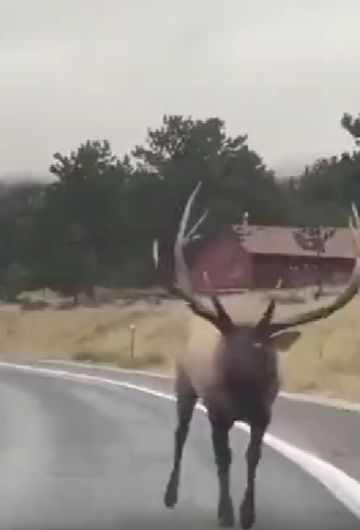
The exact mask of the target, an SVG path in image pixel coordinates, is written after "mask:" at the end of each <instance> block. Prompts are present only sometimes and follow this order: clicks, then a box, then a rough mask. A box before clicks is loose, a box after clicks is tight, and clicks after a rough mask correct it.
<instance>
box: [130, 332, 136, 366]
mask: <svg viewBox="0 0 360 530" xmlns="http://www.w3.org/2000/svg"><path fill="white" fill-rule="evenodd" d="M130 333H131V337H130V359H131V360H134V358H135V334H136V326H135V324H131V326H130Z"/></svg>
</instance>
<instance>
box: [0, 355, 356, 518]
mask: <svg viewBox="0 0 360 530" xmlns="http://www.w3.org/2000/svg"><path fill="white" fill-rule="evenodd" d="M0 367H1V368H8V369H11V370H19V371H22V372H28V373H33V374H41V375H45V376H46V375H47V376H51V377H58V378H63V379H69V380H76V381H80V382H84V383H95V384H99V383H101V384H106V385H110V386H115V387H121V388H126V389H129V390H136V391H138V392H142V393H145V394H148V395H151V396H155V397H158V398H161V399H166V400H169V401H175V396H173V395H171V394H166V393H164V392H159V391H157V390H153V389H151V388H147V387H144V386H139V385H134V384H132V383H127V382H125V381H116V380H114V379H109V378H107V377H102V376H97V375H89V374H82V373H77V372H69V371H67V370H56V369H50V368H43V367H40V366H31V365H25V364H15V363H14V364H13V363H6V362H0ZM197 409H199V410H201V411H203V412H205V413H206V409H205V407H204V406H203V405H201V404H198V405H197ZM236 427H237V428H239V429H241V430H242V431H244V432H247V433H248V432H249V428H248V426H247V425H244V424H242V423H239V422H238V423H236ZM264 441H265V443H266V444H267V445H268V446H269V447H271V448H272V449H274V450H275V451H277V452H278V453H280V454H282V455H283V456H285V457H286V458H287V459H289V460H291V461H292V462H294V463H296V464H297V465H298V466H300V467H301V468H302V469H303V470H305V471H306V472H308V473H309V474H310V475H311V476H313V477H314V478H315V479H317V480H318V481H319V482H320V483H321V484H323V486H325V487H326V489H327V490H328V491H330V493H331V494H332V495H333V496H334V497H335V498H336V499H337V500H338V501H339V502H341V503H342V504H343V505H344V506H345V507H346V508H347V509H349V510H350V511H351V512H352V513H353V514H354V515H355V516H356V517H357V518H358V519H360V483H359V482H357V481H356V480H355V479H353V478H351V477H350V476H349V475H347V474H346V473H344V472H343V471H341V470H340V469H338V468H337V467H335V466H333V465H332V464H330V463H329V462H326V461H325V460H322V459H320V458H318V457H316V456H314V455H312V454H311V453H308V452H307V451H304V450H302V449H299V448H298V447H295V446H293V445H291V444H289V443H288V442H285V441H283V440H281V439H280V438H277V437H276V436H273V435H271V434H269V433H267V434H266V435H265V438H264Z"/></svg>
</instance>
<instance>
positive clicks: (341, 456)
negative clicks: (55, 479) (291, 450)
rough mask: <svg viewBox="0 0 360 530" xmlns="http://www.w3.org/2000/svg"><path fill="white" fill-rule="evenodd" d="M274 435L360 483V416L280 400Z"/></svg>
mask: <svg viewBox="0 0 360 530" xmlns="http://www.w3.org/2000/svg"><path fill="white" fill-rule="evenodd" d="M34 365H35V366H44V367H46V368H49V367H50V368H59V369H70V370H72V371H77V372H82V373H88V374H95V375H100V376H104V377H110V378H115V379H121V380H124V381H129V382H131V383H135V384H139V385H147V386H151V388H155V389H157V390H160V391H163V392H167V393H173V388H174V383H173V380H172V379H164V378H159V377H152V376H149V375H143V374H134V373H126V372H123V373H120V372H119V371H118V370H114V369H112V368H107V367H103V366H96V365H93V366H89V365H86V364H85V365H76V364H70V365H69V364H68V363H66V362H65V363H63V362H61V361H59V362H56V363H54V362H51V363H48V362H46V361H45V362H36V363H34ZM269 431H270V433H272V434H274V435H275V436H278V437H279V438H281V439H283V440H286V441H287V442H289V443H291V444H293V445H295V446H297V447H300V448H301V449H304V450H305V451H309V452H310V453H312V454H315V455H316V456H319V457H320V458H323V459H324V460H326V461H328V462H330V463H331V464H333V465H335V466H336V467H338V468H340V469H342V470H343V471H345V473H347V474H348V475H350V476H351V477H353V478H355V479H356V480H358V481H360V412H355V411H351V410H339V409H337V408H334V407H327V406H324V405H319V404H316V403H312V402H309V401H300V402H298V401H293V400H289V399H286V398H283V397H281V396H279V397H278V398H277V400H276V402H275V406H274V409H273V418H272V422H271V425H270V429H269Z"/></svg>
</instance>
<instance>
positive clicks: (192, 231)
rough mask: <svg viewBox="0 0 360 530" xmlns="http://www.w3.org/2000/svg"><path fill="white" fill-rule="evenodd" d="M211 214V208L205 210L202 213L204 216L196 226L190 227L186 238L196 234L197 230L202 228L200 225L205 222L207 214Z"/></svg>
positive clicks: (188, 238)
mask: <svg viewBox="0 0 360 530" xmlns="http://www.w3.org/2000/svg"><path fill="white" fill-rule="evenodd" d="M208 215H209V210H205V212H204V213H203V214H202V216H201V217H200V218H199V219H198V220H197V221H196V223H195V224H194V226H193V227H192V228H190V230H189V231H188V233H187V234H186V239H187V240H190V239H191V238H192V236H193V235H194V234H195V232H196V230H198V229H199V228H200V226H201V225H202V224H203V222H204V221H205V219H206V218H207V216H208Z"/></svg>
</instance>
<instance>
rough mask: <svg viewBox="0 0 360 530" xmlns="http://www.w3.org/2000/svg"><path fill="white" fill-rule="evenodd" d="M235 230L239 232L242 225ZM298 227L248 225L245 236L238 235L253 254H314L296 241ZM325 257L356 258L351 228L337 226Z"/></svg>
mask: <svg viewBox="0 0 360 530" xmlns="http://www.w3.org/2000/svg"><path fill="white" fill-rule="evenodd" d="M232 228H233V230H234V231H235V233H237V234H239V230H240V229H241V228H240V225H234V226H233V227H232ZM298 230H299V229H298V228H297V227H288V226H259V225H249V226H247V227H246V235H245V236H244V238H242V237H240V235H238V238H239V241H240V242H241V245H242V247H243V248H245V249H246V250H247V251H248V252H250V253H252V254H283V255H290V256H314V251H313V250H308V249H306V248H303V247H301V245H300V244H299V243H298V242H297V241H296V239H297V236H296V232H297V231H298ZM321 255H322V256H323V257H325V258H354V245H353V240H352V234H351V231H350V229H349V228H337V229H335V233H334V235H333V236H332V237H330V238H329V239H328V241H327V242H326V243H325V251H324V252H323V253H322V254H321Z"/></svg>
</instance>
